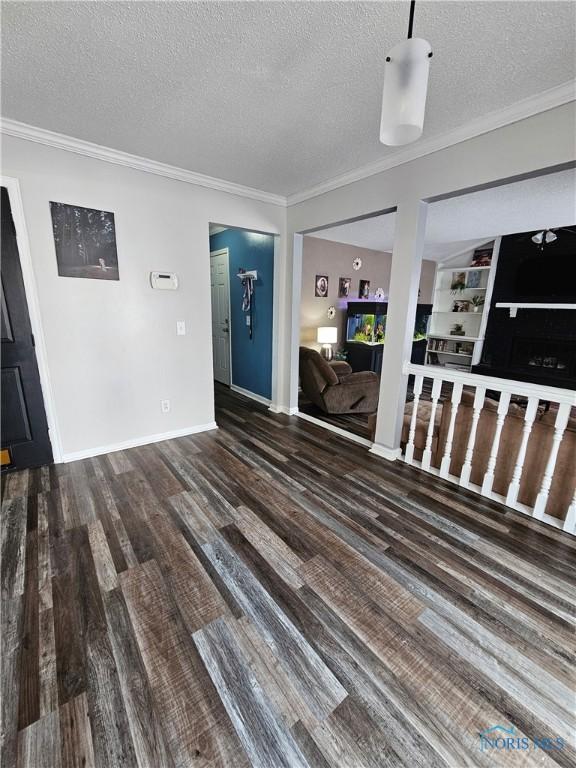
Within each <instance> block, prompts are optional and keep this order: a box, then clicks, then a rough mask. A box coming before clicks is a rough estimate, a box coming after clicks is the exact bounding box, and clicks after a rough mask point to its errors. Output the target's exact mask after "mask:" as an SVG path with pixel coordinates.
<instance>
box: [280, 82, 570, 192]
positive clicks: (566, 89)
mask: <svg viewBox="0 0 576 768" xmlns="http://www.w3.org/2000/svg"><path fill="white" fill-rule="evenodd" d="M574 100H576V83H575V81H573V80H570V81H568V82H566V83H562V84H561V85H557V86H555V87H554V88H549V89H548V90H546V91H542V92H541V93H538V94H535V95H534V96H529V97H528V98H526V99H522V100H521V101H516V102H514V104H510V105H509V106H508V107H504V109H500V110H498V111H496V112H490V113H488V114H487V115H483V116H482V117H478V118H476V119H475V120H472V121H471V122H469V123H466V124H465V125H461V126H459V127H458V128H454V129H453V130H451V131H446V132H445V133H442V134H440V135H439V136H431V137H430V138H429V139H424V140H423V141H419V142H416V143H415V144H411V145H410V147H407V148H406V149H401V150H398V151H395V152H393V153H391V154H389V155H387V156H386V157H384V158H382V159H381V160H376V161H375V162H373V163H369V164H368V165H363V166H362V167H360V168H356V169H355V170H352V171H348V172H347V173H343V174H341V175H340V176H335V177H334V178H332V179H328V180H327V181H324V182H322V183H321V184H317V185H315V186H313V187H309V188H308V189H305V190H302V191H301V192H295V193H294V194H292V195H288V205H296V204H297V203H302V202H304V201H305V200H309V199H310V198H312V197H318V195H323V194H325V193H326V192H331V191H332V190H333V189H338V187H344V186H346V185H347V184H352V183H353V182H355V181H360V180H361V179H366V178H368V177H369V176H374V175H375V174H377V173H381V172H382V171H387V170H389V169H390V168H395V167H397V166H399V165H402V164H403V163H409V162H410V161H411V160H416V159H417V158H419V157H424V156H426V155H431V154H432V153H433V152H438V151H439V150H441V149H446V148H447V147H451V146H453V145H454V144H460V143H461V142H463V141H467V140H468V139H473V138H474V137H476V136H481V135H482V134H484V133H489V132H490V131H494V130H496V129H497V128H502V127H504V126H505V125H511V124H512V123H516V122H518V121H519V120H524V119H525V118H527V117H531V116H532V115H537V114H539V113H540V112H546V111H548V110H549V109H554V108H555V107H560V106H562V105H563V104H568V103H569V102H571V101H574Z"/></svg>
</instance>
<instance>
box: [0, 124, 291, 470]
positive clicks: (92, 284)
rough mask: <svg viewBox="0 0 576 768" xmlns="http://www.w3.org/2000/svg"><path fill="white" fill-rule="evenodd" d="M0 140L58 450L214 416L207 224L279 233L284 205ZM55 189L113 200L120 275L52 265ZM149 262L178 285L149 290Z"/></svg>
mask: <svg viewBox="0 0 576 768" xmlns="http://www.w3.org/2000/svg"><path fill="white" fill-rule="evenodd" d="M2 148H3V157H2V173H3V175H5V176H7V177H15V178H17V179H18V180H19V182H20V188H21V193H22V199H23V205H24V216H25V220H26V225H27V229H28V235H29V241H30V249H31V255H32V262H33V271H34V276H35V281H36V285H37V291H38V298H39V306H40V315H41V321H42V325H43V331H44V336H45V342H46V351H47V364H48V369H49V374H50V379H51V383H52V389H53V394H54V410H55V418H56V421H57V426H58V430H59V433H60V440H61V444H62V451H63V454H64V456H65V457H67V458H70V457H71V454H77V453H83V452H85V453H87V454H90V453H95V452H97V451H98V450H99V449H101V448H106V447H108V446H113V445H116V444H119V443H124V442H126V441H141V440H142V439H145V438H146V437H147V436H151V435H158V434H163V433H168V432H174V431H176V432H177V431H179V430H188V429H193V428H195V427H199V426H203V425H207V424H210V423H211V422H213V421H214V403H213V383H212V349H211V330H210V312H211V307H210V276H209V240H208V224H209V222H210V221H215V222H224V223H226V224H228V225H231V226H241V227H247V228H250V229H255V230H260V231H264V232H273V233H280V234H284V231H285V230H284V227H285V218H286V210H285V208H283V207H281V206H277V205H272V204H269V203H264V202H258V201H254V200H251V199H247V198H243V197H239V196H235V195H232V194H228V193H226V192H220V191H216V190H211V189H206V188H203V187H198V186H194V185H191V184H187V183H184V182H180V181H176V180H172V179H167V178H162V177H160V176H155V175H152V174H148V173H143V172H141V171H136V170H133V169H130V168H124V167H122V166H119V165H113V164H111V163H107V162H103V161H101V160H96V159H93V158H88V157H84V156H81V155H77V154H74V153H71V152H66V151H63V150H60V149H56V148H52V147H47V146H43V145H41V144H36V143H32V142H28V141H24V140H22V139H17V138H13V137H8V136H3V137H2ZM51 200H53V201H57V202H65V203H73V204H77V205H82V206H86V207H89V208H96V209H102V210H107V211H113V212H114V214H115V222H116V238H117V246H118V262H119V269H120V280H119V281H118V282H113V281H107V280H86V279H77V278H68V277H59V276H58V272H57V266H56V256H55V250H54V240H53V237H52V225H51V218H50V208H49V201H51ZM280 257H281V258H282V257H283V251H282V250H281V253H280ZM152 270H167V271H173V272H177V273H178V276H179V279H180V288H179V290H178V291H175V292H171V291H154V290H152V289H151V287H150V283H149V274H150V271H152ZM278 290H279V292H281V291H282V290H283V288H282V285H281V281H280V284H279V286H278ZM176 320H185V322H186V329H187V335H186V336H177V335H176ZM163 399H169V400H170V401H171V412H170V413H168V414H163V413H162V412H161V408H160V401H161V400H163Z"/></svg>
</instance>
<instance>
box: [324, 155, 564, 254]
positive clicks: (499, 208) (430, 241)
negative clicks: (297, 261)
mask: <svg viewBox="0 0 576 768" xmlns="http://www.w3.org/2000/svg"><path fill="white" fill-rule="evenodd" d="M575 190H576V170H568V171H562V172H561V173H555V174H550V175H549V176H541V177H539V178H535V179H527V180H526V181H519V182H515V183H514V184H508V185H506V186H502V187H495V188H494V189H486V190H483V191H481V192H473V193H471V194H469V195H463V196H462V197H456V198H452V199H450V200H442V201H440V202H437V203H431V204H430V205H429V207H428V218H427V220H426V242H425V246H424V257H425V258H426V259H430V260H432V261H444V260H446V259H447V258H449V257H450V256H452V255H454V254H456V253H460V252H462V251H464V250H465V249H467V248H468V247H470V248H473V247H475V246H476V245H477V244H479V243H480V242H483V241H485V240H489V239H492V238H494V237H497V236H498V235H509V234H512V233H513V232H530V231H531V230H534V229H540V228H542V229H545V228H546V229H547V228H550V227H566V226H574V225H575V224H576V199H575V196H574V195H575ZM394 219H395V216H394V214H388V215H386V216H375V217H374V218H371V219H363V220H362V221H355V222H352V223H350V224H342V225H341V226H338V227H331V228H328V229H323V230H321V231H318V232H314V233H312V235H311V236H312V237H320V238H322V239H323V240H334V241H336V242H339V243H348V244H349V245H357V246H359V247H361V248H371V249H373V250H376V251H391V250H392V245H393V243H394Z"/></svg>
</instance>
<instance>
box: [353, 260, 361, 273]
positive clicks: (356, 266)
mask: <svg viewBox="0 0 576 768" xmlns="http://www.w3.org/2000/svg"><path fill="white" fill-rule="evenodd" d="M361 266H362V259H359V258H355V259H354V261H353V262H352V268H353V269H355V270H356V272H358V270H359V269H360V267H361Z"/></svg>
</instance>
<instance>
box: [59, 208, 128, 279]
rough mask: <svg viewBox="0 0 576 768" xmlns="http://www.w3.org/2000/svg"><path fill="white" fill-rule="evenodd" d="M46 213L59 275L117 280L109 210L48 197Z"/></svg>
mask: <svg viewBox="0 0 576 768" xmlns="http://www.w3.org/2000/svg"><path fill="white" fill-rule="evenodd" d="M50 213H51V216H52V231H53V234H54V245H55V247H56V263H57V265H58V274H59V275H60V276H61V277H84V278H88V279H91V280H120V274H119V271H118V252H117V250H116V225H115V223H114V214H113V213H111V212H110V211H98V210H96V209H94V208H84V207H83V206H81V205H68V204H67V203H54V202H52V201H51V202H50Z"/></svg>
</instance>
